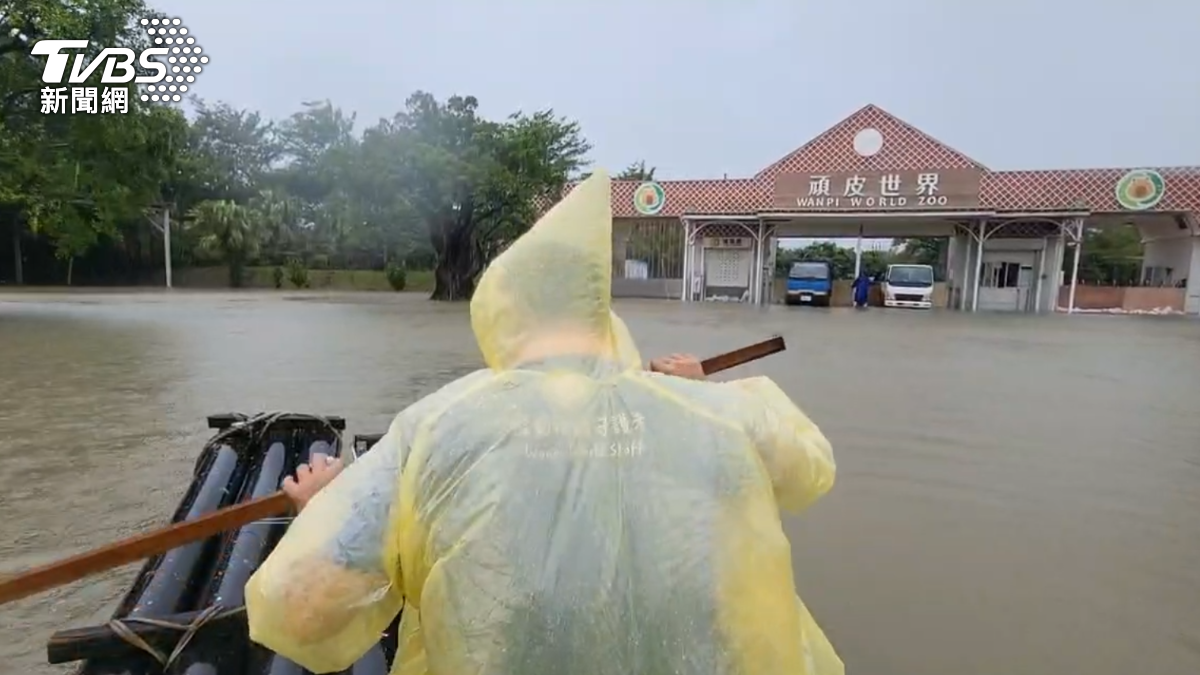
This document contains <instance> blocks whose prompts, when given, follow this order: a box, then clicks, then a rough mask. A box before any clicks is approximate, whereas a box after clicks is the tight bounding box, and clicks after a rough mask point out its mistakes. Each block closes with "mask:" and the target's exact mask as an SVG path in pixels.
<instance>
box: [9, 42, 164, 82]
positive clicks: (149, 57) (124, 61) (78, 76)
mask: <svg viewBox="0 0 1200 675" xmlns="http://www.w3.org/2000/svg"><path fill="white" fill-rule="evenodd" d="M88 44H89V42H88V41H87V40H39V41H38V43H37V44H35V45H34V46H33V51H32V54H33V55H34V56H45V57H46V68H45V69H44V70H43V71H42V82H45V83H46V84H63V78H64V76H66V74H67V63H68V61H69V60H70V56H71V55H70V54H63V53H62V50H64V49H87V47H88ZM170 52H171V50H170V49H167V48H165V47H152V48H150V49H147V50H145V51H143V52H142V54H141V56H140V57H139V56H138V55H137V54H136V53H135V52H134V51H133V50H132V49H129V48H128V47H109V48H107V49H105V50H104V51H102V52H100V54H99V55H98V56H97V57H96V58H94V59H92V62H91V63H90V64H88V65H86V66H85V65H84V63H83V54H76V55H75V64H74V66H73V67H72V68H71V76H70V77H69V78H67V79H66V83H67V84H83V83H84V82H87V80H88V78H89V77H91V76H92V74H93V73H95V72H96V69H97V68H99V67H100V66H101V65H103V66H104V73H103V74H102V75H101V77H100V83H101V84H126V83H128V82H137V83H138V84H154V83H157V82H162V81H163V80H164V79H166V77H167V67H166V66H165V65H164V64H162V63H159V62H158V61H156V60H155V57H163V56H167V55H168V54H169V53H170ZM135 59H136V60H137V62H138V64H139V65H141V66H142V67H143V68H145V69H146V70H149V71H153V72H154V74H153V75H138V74H137V70H136V69H135V68H134V67H133V63H134V60H135Z"/></svg>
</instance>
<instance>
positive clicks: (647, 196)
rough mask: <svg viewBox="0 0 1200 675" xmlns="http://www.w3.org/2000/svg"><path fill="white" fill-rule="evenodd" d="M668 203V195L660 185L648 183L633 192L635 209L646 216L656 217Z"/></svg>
mask: <svg viewBox="0 0 1200 675" xmlns="http://www.w3.org/2000/svg"><path fill="white" fill-rule="evenodd" d="M666 203H667V193H666V191H664V190H663V187H662V186H661V185H659V184H658V183H654V182H648V183H642V184H641V185H639V186H637V189H636V190H634V191H633V208H634V209H636V210H637V212H638V213H640V214H642V215H644V216H656V215H658V213H659V212H660V211H662V210H663V206H665V205H666Z"/></svg>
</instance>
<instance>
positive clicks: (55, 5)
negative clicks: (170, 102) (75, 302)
mask: <svg viewBox="0 0 1200 675" xmlns="http://www.w3.org/2000/svg"><path fill="white" fill-rule="evenodd" d="M151 15H152V14H151V13H150V12H149V11H148V10H147V8H146V7H145V5H144V3H143V2H141V0H92V1H91V2H88V3H86V4H85V5H83V6H82V7H74V6H66V5H65V4H64V3H62V2H56V1H54V0H27V1H26V2H22V3H17V4H13V3H9V4H8V5H7V6H5V7H3V8H0V92H3V93H0V218H3V219H4V220H6V221H8V227H9V231H10V232H11V240H10V241H11V247H12V255H13V268H14V269H13V272H14V274H13V276H14V279H15V281H16V282H17V283H23V282H24V264H23V260H24V252H23V239H24V238H25V235H26V234H27V233H28V234H33V235H35V236H42V237H45V238H48V239H49V240H50V242H52V243H53V249H54V255H55V257H56V258H58V259H60V260H66V261H67V282H68V283H70V282H71V280H72V279H71V277H72V271H73V269H74V262H75V260H76V258H77V257H78V256H80V255H82V254H83V253H85V252H86V251H88V250H89V249H91V248H92V247H94V246H95V245H96V244H97V243H98V242H99V241H100V240H101V239H102V238H109V239H118V238H120V237H121V234H122V228H123V227H124V226H126V225H127V224H128V223H130V222H131V221H141V220H142V218H141V211H142V209H143V208H144V206H145V205H146V204H147V202H149V201H152V200H153V199H154V197H156V196H157V195H158V194H159V191H160V187H161V183H162V181H163V180H164V179H165V178H166V177H167V175H168V173H169V169H170V167H171V166H172V164H173V161H174V155H175V144H173V143H172V134H179V133H181V132H182V131H183V130H185V129H186V124H185V123H184V122H183V119H182V116H180V115H179V113H178V112H177V111H175V110H173V109H170V108H165V107H161V106H157V105H155V106H149V105H145V104H143V103H142V102H141V101H140V99H139V98H138V97H137V96H132V95H131V96H129V112H128V114H126V115H121V116H113V115H108V116H105V115H61V114H60V115H43V114H41V107H40V105H39V100H38V97H39V93H40V91H41V89H42V86H43V85H42V83H41V72H42V69H43V67H44V65H45V64H44V62H43V61H42V60H40V59H34V58H32V57H31V56H29V53H28V50H29V48H30V47H31V46H32V44H33V43H34V42H36V41H38V40H41V39H63V38H74V39H78V38H80V37H87V38H88V39H89V41H90V43H91V47H90V48H89V49H87V50H84V53H85V54H86V55H87V56H89V57H93V58H94V57H95V56H96V55H97V53H98V52H99V50H100V49H101V48H103V47H109V46H124V47H129V48H131V49H134V50H141V49H143V48H145V47H146V46H148V45H149V42H148V37H147V35H146V34H145V33H144V32H143V31H141V30H138V29H137V28H136V23H135V19H137V18H140V17H143V16H151ZM102 73H103V70H102V69H98V70H97V71H96V72H94V73H93V74H92V75H91V77H90V79H89V81H88V82H86V83H84V84H85V85H90V86H96V85H97V84H99V82H98V80H99V79H100V77H101V75H102ZM126 91H129V89H126Z"/></svg>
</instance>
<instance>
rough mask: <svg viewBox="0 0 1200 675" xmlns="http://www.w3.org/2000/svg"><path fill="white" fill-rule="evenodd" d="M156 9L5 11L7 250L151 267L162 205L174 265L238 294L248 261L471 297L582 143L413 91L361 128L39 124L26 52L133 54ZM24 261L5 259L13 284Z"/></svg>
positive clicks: (571, 131)
mask: <svg viewBox="0 0 1200 675" xmlns="http://www.w3.org/2000/svg"><path fill="white" fill-rule="evenodd" d="M149 16H153V13H152V12H151V11H150V10H149V9H148V8H147V7H146V6H145V4H144V3H143V1H142V0H88V2H84V3H64V2H62V0H26V2H22V3H17V4H16V5H13V4H12V3H11V2H10V3H8V5H7V6H6V8H4V9H3V10H2V11H0V227H6V226H7V227H9V228H16V229H15V230H13V235H14V236H13V237H12V238H11V240H13V241H16V242H17V244H18V245H19V244H21V242H32V243H34V244H36V245H37V246H36V247H35V248H37V249H38V250H42V249H45V248H46V244H50V245H52V246H53V249H54V251H55V252H56V255H57V256H58V257H59V258H61V259H63V260H68V261H71V262H72V263H73V262H74V261H75V260H76V259H77V258H80V257H81V256H82V257H86V256H88V255H89V254H91V253H93V252H96V251H98V250H103V251H104V255H107V256H108V257H109V258H112V257H119V258H124V259H125V260H126V262H127V263H128V264H130V265H132V266H135V267H149V268H155V267H156V263H157V261H159V260H161V253H159V254H158V255H154V254H153V253H154V252H153V251H152V250H151V249H152V248H153V247H154V246H156V245H157V244H155V243H154V242H160V241H161V239H160V238H159V237H160V235H159V234H158V233H157V231H156V230H154V229H153V227H152V226H151V224H150V223H149V222H148V219H147V217H146V212H147V210H148V208H149V207H152V206H154V207H155V210H156V212H159V211H161V210H162V208H161V207H166V208H167V209H169V210H170V211H171V212H172V213H173V214H174V217H175V220H176V221H177V222H178V221H179V218H178V216H179V215H180V214H185V218H184V227H183V228H182V229H180V230H177V231H176V234H175V236H174V237H173V245H174V248H175V250H176V252H177V255H178V256H179V258H180V259H182V260H183V261H185V262H190V261H193V260H194V261H196V262H204V261H206V260H208V261H218V260H219V261H221V262H223V263H225V264H227V265H228V267H229V278H230V283H231V284H232V285H235V286H237V285H240V284H241V283H242V277H243V273H244V269H245V268H246V266H247V265H249V264H252V263H266V264H267V265H268V266H279V265H283V264H284V263H285V261H287V260H289V259H292V258H295V259H298V260H301V261H303V262H304V264H305V265H306V266H308V267H329V268H359V269H362V268H369V269H376V270H383V269H385V268H386V267H387V266H388V264H389V263H394V262H395V261H403V260H407V261H410V262H413V263H419V264H425V265H429V266H436V267H437V275H436V278H437V283H436V285H435V291H434V293H433V295H434V297H437V298H442V299H450V300H456V299H464V298H467V297H470V295H471V293H472V291H473V289H474V284H475V280H476V278H477V277H478V274H479V273H480V271H482V269H483V267H484V266H486V264H487V263H488V262H489V261H490V260H491V259H492V258H493V257H495V255H497V254H498V253H499V252H500V251H501V250H503V248H504V246H506V245H507V243H508V242H511V241H512V240H513V239H515V238H516V237H517V236H519V235H520V234H521V233H522V232H523V231H524V230H525V229H526V228H528V227H529V226H530V225H531V224H532V223H533V222H534V220H535V219H536V217H537V215H538V213H539V210H540V208H542V207H543V205H544V202H545V201H548V200H549V201H553V200H557V199H558V198H559V197H560V196H561V194H562V191H563V189H564V188H565V186H566V184H567V182H568V179H569V177H570V176H573V175H577V174H578V170H579V168H580V167H581V166H583V164H584V163H585V159H584V158H585V155H586V153H587V152H588V150H589V149H590V146H589V145H588V143H587V142H586V141H585V140H584V139H583V137H582V135H581V132H580V129H579V126H578V124H576V123H574V122H571V121H569V120H565V119H563V118H561V117H559V116H557V115H555V114H554V113H553V111H550V110H543V111H536V112H530V113H524V112H519V113H515V114H513V115H510V116H508V117H507V118H504V119H500V120H491V119H486V118H484V117H483V116H482V115H480V114H479V112H478V107H479V104H478V101H477V100H476V99H475V98H473V97H470V96H453V97H451V98H449V99H447V100H445V101H439V100H437V99H435V98H434V97H433V96H432V95H430V94H426V93H422V92H417V93H415V94H413V95H412V96H411V97H409V99H408V100H407V101H406V103H405V105H404V107H403V109H402V110H401V111H399V112H398V113H396V114H395V115H394V116H392V117H391V118H388V119H384V120H381V121H379V122H378V123H377V124H375V125H373V126H370V127H367V128H365V129H358V128H356V124H357V120H356V119H355V116H354V115H353V114H347V113H345V112H343V111H342V110H341V109H339V108H338V107H336V106H335V105H334V104H332V103H331V102H329V101H314V102H306V103H304V104H303V105H302V106H301V108H300V110H298V111H297V112H296V113H294V114H292V115H291V116H289V117H287V118H286V119H282V120H271V119H267V118H264V117H263V116H262V115H260V114H259V113H258V112H255V111H252V110H243V109H239V108H237V107H236V106H234V105H231V104H228V103H224V102H216V103H206V102H204V101H199V100H197V101H196V102H195V103H196V105H195V115H194V116H193V119H192V121H191V122H190V123H189V121H188V120H186V119H185V118H184V117H183V115H182V114H181V113H180V111H179V110H177V109H175V108H173V107H170V106H165V105H160V104H144V103H142V102H141V100H140V98H139V97H138V96H136V95H131V96H130V97H129V113H128V114H125V115H43V114H41V110H40V104H39V103H40V100H39V93H40V90H41V82H40V74H41V71H42V68H43V66H44V61H43V60H42V59H34V58H32V57H30V56H29V54H28V50H29V48H30V46H31V45H32V43H33V42H34V41H36V40H38V39H43V38H79V37H85V36H86V37H89V38H90V39H91V40H92V44H93V45H94V46H95V48H94V49H93V50H92V54H91V55H92V56H94V55H95V53H96V52H98V50H99V49H100V47H101V46H127V47H131V48H133V49H135V50H137V49H141V48H142V47H144V46H146V44H147V36H146V35H145V34H144V32H143V31H141V30H137V29H136V28H137V21H138V19H140V18H143V17H149ZM102 71H103V69H100V70H99V71H97V73H96V75H95V77H96V78H97V79H98V78H99V77H100V75H101V73H102ZM88 84H92V85H98V84H99V83H98V82H89V83H88ZM24 257H25V256H24V254H23V253H22V252H21V251H20V250H18V251H16V255H15V258H16V260H17V261H18V262H17V267H18V269H16V270H15V272H16V274H15V276H16V277H17V278H16V279H15V280H16V281H17V282H18V283H21V282H22V281H23V273H22V270H21V269H20V261H21V260H22V259H24ZM97 257H103V256H100V255H99V254H98V256H97ZM41 264H42V265H45V262H44V260H43V261H41ZM68 266H69V265H68ZM84 266H85V267H86V264H85V265H84Z"/></svg>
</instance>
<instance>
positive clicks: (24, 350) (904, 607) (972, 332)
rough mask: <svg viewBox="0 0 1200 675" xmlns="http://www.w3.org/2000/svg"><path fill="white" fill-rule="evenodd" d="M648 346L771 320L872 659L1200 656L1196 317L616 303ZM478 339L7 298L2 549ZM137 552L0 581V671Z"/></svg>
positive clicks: (247, 312)
mask: <svg viewBox="0 0 1200 675" xmlns="http://www.w3.org/2000/svg"><path fill="white" fill-rule="evenodd" d="M618 310H619V311H620V312H621V313H622V315H623V316H624V317H625V318H626V320H627V322H628V323H629V325H630V327H631V329H632V330H633V333H634V335H635V336H636V337H637V339H638V341H639V346H640V347H641V349H642V352H643V355H646V356H649V355H651V354H656V353H661V352H668V351H677V350H686V351H693V352H696V353H697V354H700V355H710V354H714V353H717V352H720V351H724V350H728V349H732V348H736V347H738V346H741V345H743V344H745V343H749V342H752V341H755V340H758V339H761V338H763V337H767V336H769V335H771V334H773V333H780V334H783V335H784V336H786V337H787V340H788V345H789V350H788V351H787V352H786V353H785V354H783V355H779V356H775V357H772V358H771V359H769V360H766V361H762V362H759V363H757V364H754V365H751V366H746V367H743V368H741V369H740V370H739V371H737V372H736V373H731V374H730V376H735V375H750V374H769V375H771V376H772V377H774V378H775V379H776V380H777V381H778V382H779V383H780V384H781V385H782V386H783V387H784V389H786V390H787V391H788V392H789V393H790V394H791V395H792V396H793V397H794V398H795V399H796V400H797V401H798V402H799V403H801V405H802V406H803V407H804V408H805V409H806V410H807V411H808V412H809V414H810V415H811V416H812V417H813V418H814V419H815V420H816V421H817V423H818V424H820V425H821V427H822V428H823V429H824V430H825V432H826V434H827V435H828V436H829V437H830V438H831V439H832V441H833V444H834V449H835V452H836V454H837V459H838V464H839V475H838V484H837V485H836V486H835V488H834V490H833V492H832V493H831V494H830V495H829V496H828V497H827V498H826V499H825V500H823V501H822V502H820V503H818V504H817V505H816V506H815V507H813V508H812V509H811V510H810V511H809V512H807V513H806V514H804V515H803V516H801V517H799V518H791V519H788V520H787V521H786V527H787V530H788V532H789V534H790V535H791V537H792V542H793V551H794V558H795V568H796V579H797V583H798V585H799V588H800V591H801V594H802V595H803V597H804V598H805V600H806V601H807V602H808V603H809V605H810V607H811V609H812V610H813V612H814V614H815V615H816V617H817V619H818V621H819V622H821V624H822V625H823V626H824V627H825V629H826V631H827V632H828V634H829V636H830V638H831V639H832V640H833V642H834V644H835V645H836V646H837V648H838V649H839V651H840V652H841V654H842V656H843V658H844V659H845V661H846V664H847V670H848V672H851V673H861V674H870V675H917V674H920V675H992V674H995V675H1012V674H1014V673H1018V674H1020V675H1043V674H1044V675H1067V674H1069V673H1070V674H1073V673H1088V674H1089V675H1128V674H1129V673H1138V674H1139V675H1195V673H1200V414H1197V413H1198V410H1197V405H1200V403H1198V402H1200V322H1196V321H1189V320H1174V319H1160V318H1155V319H1146V318H1123V317H1089V316H1076V317H1064V316H1042V317H1028V316H998V315H975V316H970V315H960V314H953V313H920V312H904V311H889V312H885V311H883V310H876V309H872V310H870V311H867V312H863V313H855V312H853V311H842V310H832V311H822V310H816V309H811V310H810V309H800V310H789V309H788V308H782V307H775V308H769V309H766V310H757V309H750V308H745V307H738V306H683V305H681V304H679V303H671V302H654V301H629V302H622V303H619V304H618ZM477 363H478V356H477V350H476V347H475V344H474V340H473V338H472V336H471V333H470V330H469V325H468V320H467V316H466V313H465V308H463V307H461V306H444V305H438V304H433V303H429V302H426V301H424V300H423V299H422V298H420V297H416V296H410V295H391V294H375V295H372V294H359V295H316V294H309V295H279V294H244V295H243V294H229V293H221V294H204V293H175V294H172V295H165V294H159V293H137V294H125V295H121V294H82V295H59V294H22V295H13V294H9V295H3V296H0V570H3V571H12V570H16V569H19V568H22V567H25V566H27V565H32V564H36V563H40V562H46V561H49V560H51V559H54V558H56V557H58V556H62V555H65V554H70V553H73V552H76V551H78V550H80V549H82V548H84V547H87V546H91V545H97V544H102V543H105V542H108V541H110V540H112V539H115V538H118V537H122V536H126V535H129V534H132V533H134V532H136V531H138V530H140V529H142V528H146V527H149V526H152V525H156V524H160V523H162V522H163V521H164V520H165V518H166V517H168V515H169V514H170V512H171V511H172V510H173V508H174V506H175V504H176V502H177V500H178V499H179V497H180V495H181V494H182V491H183V490H184V488H185V486H186V483H187V481H188V478H189V474H190V471H191V467H192V463H193V460H194V458H195V456H196V453H197V452H199V450H200V448H201V446H202V444H203V443H204V441H205V440H206V439H207V437H208V436H209V431H208V430H207V429H206V428H205V426H204V417H205V416H206V415H208V414H211V413H214V412H221V411H230V410H239V411H259V410H279V409H290V410H295V411H304V412H313V413H326V414H340V415H344V416H345V417H346V418H347V419H348V420H349V423H350V427H351V429H350V432H370V431H382V430H384V429H385V428H386V426H387V424H388V422H389V421H390V419H391V417H392V416H393V415H394V414H395V413H396V412H397V411H398V410H399V409H401V408H402V407H404V406H405V405H406V404H408V403H410V402H411V401H413V400H415V399H417V398H418V397H419V396H421V395H422V394H424V393H427V392H429V391H431V390H433V389H435V388H436V387H438V386H439V385H440V384H442V383H444V382H446V381H448V380H450V379H452V378H454V377H456V376H458V375H461V374H463V373H465V372H468V371H470V370H471V369H473V368H474V367H476V364H477ZM135 572H136V566H131V567H129V568H126V569H123V570H121V571H119V572H117V573H113V574H109V575H106V576H102V577H99V578H96V579H93V580H90V581H87V582H83V583H79V584H76V585H74V586H72V587H69V588H65V589H61V590H59V591H57V592H53V593H50V594H47V595H43V596H40V597H37V598H30V599H28V600H24V601H22V602H20V603H16V604H13V605H9V606H5V607H2V608H0V673H14V674H16V673H22V674H24V673H50V672H55V671H54V670H53V669H51V668H50V667H48V666H45V665H43V664H44V659H45V656H44V644H45V641H46V638H48V637H49V636H50V634H51V633H52V632H53V631H55V630H56V629H59V628H63V627H68V626H80V625H87V624H93V623H97V622H101V621H103V620H105V619H107V618H108V616H109V614H110V612H111V611H112V609H113V606H114V605H115V603H116V602H117V601H118V600H119V598H120V597H121V595H122V594H123V593H124V591H125V588H126V586H127V584H128V583H129V581H130V580H131V578H132V576H133V574H134V573H135Z"/></svg>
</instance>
